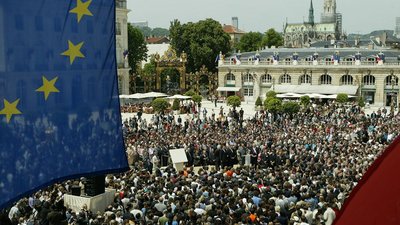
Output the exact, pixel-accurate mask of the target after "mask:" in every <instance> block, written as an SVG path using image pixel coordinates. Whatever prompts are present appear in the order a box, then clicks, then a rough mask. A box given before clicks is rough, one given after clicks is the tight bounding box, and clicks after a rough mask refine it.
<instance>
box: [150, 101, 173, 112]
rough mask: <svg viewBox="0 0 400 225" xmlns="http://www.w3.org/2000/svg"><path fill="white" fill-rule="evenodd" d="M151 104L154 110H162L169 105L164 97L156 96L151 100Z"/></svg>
mask: <svg viewBox="0 0 400 225" xmlns="http://www.w3.org/2000/svg"><path fill="white" fill-rule="evenodd" d="M151 106H152V107H153V109H154V111H156V112H163V111H164V110H166V109H167V108H168V107H169V103H168V102H167V100H166V99H164V98H156V99H154V100H153V101H152V102H151Z"/></svg>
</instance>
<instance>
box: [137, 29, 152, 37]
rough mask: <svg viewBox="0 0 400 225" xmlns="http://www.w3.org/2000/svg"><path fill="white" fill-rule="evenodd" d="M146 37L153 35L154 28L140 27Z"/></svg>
mask: <svg viewBox="0 0 400 225" xmlns="http://www.w3.org/2000/svg"><path fill="white" fill-rule="evenodd" d="M138 29H139V30H140V31H141V32H142V34H143V36H144V37H145V38H148V37H151V31H152V29H151V28H150V27H138Z"/></svg>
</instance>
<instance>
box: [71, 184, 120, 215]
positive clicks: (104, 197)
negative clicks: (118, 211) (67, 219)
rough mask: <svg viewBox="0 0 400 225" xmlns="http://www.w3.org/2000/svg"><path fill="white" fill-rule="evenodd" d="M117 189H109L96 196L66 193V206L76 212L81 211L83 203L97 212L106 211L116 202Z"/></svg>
mask: <svg viewBox="0 0 400 225" xmlns="http://www.w3.org/2000/svg"><path fill="white" fill-rule="evenodd" d="M115 193H116V191H115V189H108V188H106V191H105V192H104V193H103V194H100V195H96V196H93V197H91V196H75V195H68V194H65V195H64V206H65V207H67V208H70V209H72V211H74V212H79V211H80V210H81V209H82V206H83V205H86V206H87V208H88V209H89V210H90V211H92V212H94V213H96V212H97V211H100V212H104V210H105V209H106V208H107V207H108V206H109V205H110V204H111V203H113V202H114V197H115Z"/></svg>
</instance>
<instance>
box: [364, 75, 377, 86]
mask: <svg viewBox="0 0 400 225" xmlns="http://www.w3.org/2000/svg"><path fill="white" fill-rule="evenodd" d="M363 85H375V77H374V76H372V75H367V76H364V78H363Z"/></svg>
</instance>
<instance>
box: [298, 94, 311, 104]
mask: <svg viewBox="0 0 400 225" xmlns="http://www.w3.org/2000/svg"><path fill="white" fill-rule="evenodd" d="M300 104H301V105H302V106H308V105H309V104H310V96H308V95H304V96H301V97H300Z"/></svg>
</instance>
